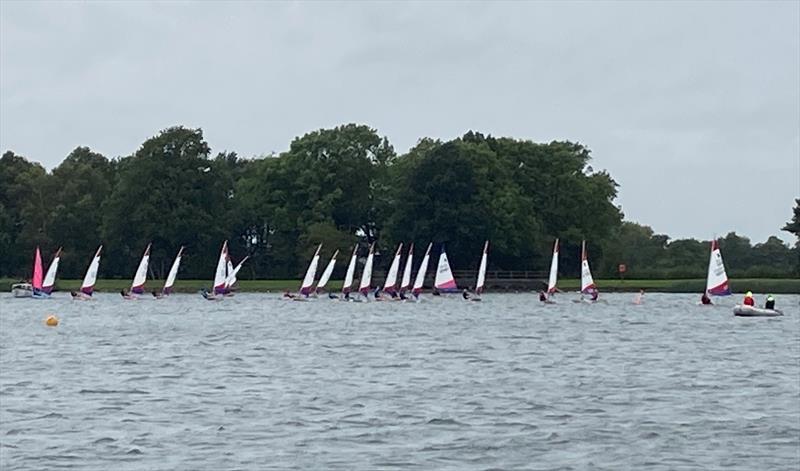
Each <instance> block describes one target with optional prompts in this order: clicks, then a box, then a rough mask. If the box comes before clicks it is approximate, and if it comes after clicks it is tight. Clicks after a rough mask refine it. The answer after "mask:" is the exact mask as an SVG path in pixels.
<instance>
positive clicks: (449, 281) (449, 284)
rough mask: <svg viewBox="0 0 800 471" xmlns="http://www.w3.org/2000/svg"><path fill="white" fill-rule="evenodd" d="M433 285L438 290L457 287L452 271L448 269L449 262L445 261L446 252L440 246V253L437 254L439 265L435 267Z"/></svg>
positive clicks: (453, 289) (455, 288) (451, 289)
mask: <svg viewBox="0 0 800 471" xmlns="http://www.w3.org/2000/svg"><path fill="white" fill-rule="evenodd" d="M433 286H435V287H436V289H438V290H439V291H455V290H457V289H458V286H456V280H455V278H454V277H453V271H452V270H451V269H450V262H448V261H447V252H445V250H444V246H442V253H440V254H439V265H438V266H437V267H436V279H435V280H434V282H433Z"/></svg>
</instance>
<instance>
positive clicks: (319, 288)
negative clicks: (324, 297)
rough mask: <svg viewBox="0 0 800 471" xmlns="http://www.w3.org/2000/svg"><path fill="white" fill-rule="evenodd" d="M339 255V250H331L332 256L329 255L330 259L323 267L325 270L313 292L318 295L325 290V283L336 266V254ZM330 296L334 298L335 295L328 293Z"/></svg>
mask: <svg viewBox="0 0 800 471" xmlns="http://www.w3.org/2000/svg"><path fill="white" fill-rule="evenodd" d="M337 255H339V251H338V250H337V251H336V252H333V256H332V257H331V261H330V262H328V266H326V267H325V271H323V272H322V276H320V277H319V281H318V282H317V288H316V289H315V290H314V294H316V295H319V294H320V293H324V292H325V285H327V284H328V281H329V280H330V279H331V275H332V274H333V268H334V267H335V266H336V256H337ZM328 297H330V298H332V299H333V298H336V295H335V294H333V293H330V294H329V295H328Z"/></svg>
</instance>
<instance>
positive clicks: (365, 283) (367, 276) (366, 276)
mask: <svg viewBox="0 0 800 471" xmlns="http://www.w3.org/2000/svg"><path fill="white" fill-rule="evenodd" d="M374 253H375V242H373V243H372V245H370V246H369V254H368V255H367V261H366V262H365V263H364V271H363V272H361V284H360V285H359V287H358V290H359V291H361V294H363V295H364V296H366V295H367V293H369V290H370V289H371V287H372V260H373V258H374Z"/></svg>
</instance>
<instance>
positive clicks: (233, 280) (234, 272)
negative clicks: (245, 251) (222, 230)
mask: <svg viewBox="0 0 800 471" xmlns="http://www.w3.org/2000/svg"><path fill="white" fill-rule="evenodd" d="M248 258H250V256H249V255H248V256H246V257H244V258H243V259H242V261H241V262H239V264H238V265H236V268H233V269H231V271H230V273H228V278H226V279H225V288H226V289H227V288H230V287H231V286H233V285H234V284H236V281H237V280H236V275H238V274H239V270H241V268H242V265H244V262H246V261H247V259H248Z"/></svg>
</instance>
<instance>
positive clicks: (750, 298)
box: [743, 291, 756, 306]
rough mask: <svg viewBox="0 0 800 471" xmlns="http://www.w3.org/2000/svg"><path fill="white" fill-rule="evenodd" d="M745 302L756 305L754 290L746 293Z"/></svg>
mask: <svg viewBox="0 0 800 471" xmlns="http://www.w3.org/2000/svg"><path fill="white" fill-rule="evenodd" d="M743 304H744V305H745V306H755V305H756V301H755V299H753V292H752V291H748V292H747V294H745V295H744V302H743Z"/></svg>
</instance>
